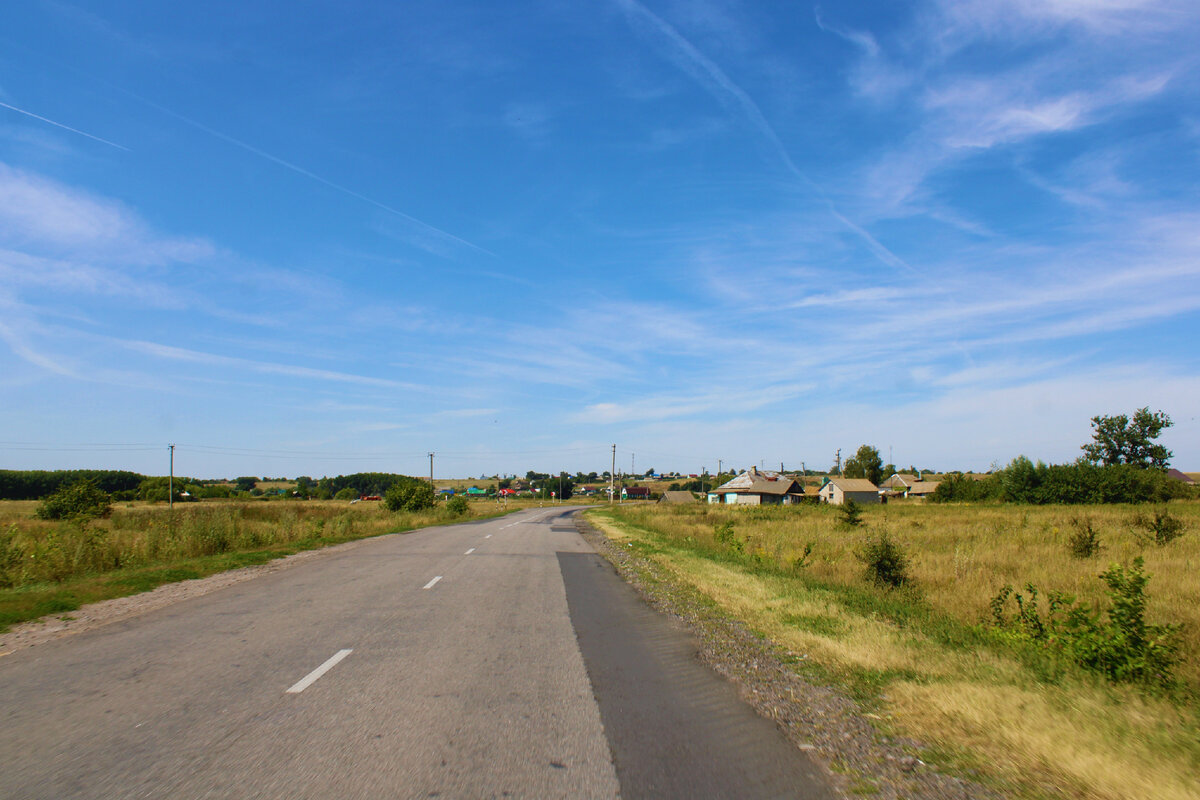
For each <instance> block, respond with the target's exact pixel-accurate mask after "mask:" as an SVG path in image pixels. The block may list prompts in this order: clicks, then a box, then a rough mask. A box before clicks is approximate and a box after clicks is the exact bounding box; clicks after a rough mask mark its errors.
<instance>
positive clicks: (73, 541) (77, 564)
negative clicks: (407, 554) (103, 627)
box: [0, 501, 519, 633]
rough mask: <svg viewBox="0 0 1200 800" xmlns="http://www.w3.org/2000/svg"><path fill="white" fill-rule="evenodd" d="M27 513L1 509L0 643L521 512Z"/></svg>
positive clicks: (323, 505) (237, 509)
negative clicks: (15, 628) (106, 611)
mask: <svg viewBox="0 0 1200 800" xmlns="http://www.w3.org/2000/svg"><path fill="white" fill-rule="evenodd" d="M35 505H36V504H35V503H32V502H20V501H4V502H0V533H3V534H4V537H3V540H2V541H0V546H3V548H4V549H6V552H8V553H9V554H15V555H11V556H10V557H9V559H8V561H7V563H6V564H4V565H2V566H4V573H3V575H0V577H3V578H5V580H4V582H3V583H0V586H3V585H4V584H5V583H6V584H8V585H7V586H4V588H0V633H2V632H4V631H6V630H7V629H8V628H9V627H11V626H12V625H14V624H17V623H20V622H26V621H29V620H33V619H38V618H39V617H42V616H45V615H47V614H64V613H69V612H71V611H74V610H76V609H78V608H79V607H80V606H82V605H85V604H87V603H95V602H99V601H102V600H111V599H113V598H117V597H125V596H128V595H132V594H138V593H140V592H145V591H150V590H151V589H154V588H156V587H158V586H161V585H163V584H165V583H173V582H176V581H182V580H189V579H193V578H203V577H206V576H209V575H213V574H216V573H219V572H225V571H227V570H231V569H238V568H240V567H247V566H253V565H257V564H264V563H266V562H268V561H271V560H273V559H277V558H283V557H285V556H289V555H292V554H293V553H297V552H300V551H302V550H313V549H319V548H324V547H329V546H331V545H335V544H341V543H343V542H349V541H354V540H357V539H364V538H369V537H373V536H380V535H384V534H388V533H400V532H404V531H410V530H413V529H416V528H424V527H431V526H435V525H448V524H454V523H458V522H464V521H468V520H471V519H484V518H488V517H495V516H502V515H504V514H506V513H510V512H512V511H514V510H518V509H519V506H516V505H513V506H510V507H508V508H501V507H498V506H495V505H494V504H485V503H477V504H472V505H471V507H470V509H469V511H468V512H467V513H466V514H464V515H460V516H452V515H449V514H447V513H445V512H444V510H442V509H440V508H439V509H434V510H431V511H425V512H416V513H396V514H393V513H390V512H388V511H387V510H386V509H384V508H382V506H380V505H379V504H369V505H367V504H356V505H354V506H350V505H349V504H347V503H341V502H337V501H295V502H288V503H266V502H231V501H212V502H204V503H198V504H194V505H190V506H185V507H182V508H179V507H177V508H176V509H175V510H174V511H173V512H171V511H168V509H166V508H165V507H164V506H161V505H160V506H148V505H133V504H130V505H128V506H125V507H119V508H117V509H116V510H115V511H114V513H113V514H112V515H111V516H110V517H109V518H107V519H102V520H93V521H89V522H87V523H84V524H82V525H81V524H79V523H52V522H46V521H43V520H38V519H36V518H35V517H34V516H33V509H34V507H35Z"/></svg>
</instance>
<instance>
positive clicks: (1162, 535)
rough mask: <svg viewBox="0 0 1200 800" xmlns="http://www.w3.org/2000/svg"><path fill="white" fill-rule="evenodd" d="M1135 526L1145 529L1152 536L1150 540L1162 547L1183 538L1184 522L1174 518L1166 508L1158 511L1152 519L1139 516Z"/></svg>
mask: <svg viewBox="0 0 1200 800" xmlns="http://www.w3.org/2000/svg"><path fill="white" fill-rule="evenodd" d="M1135 524H1136V525H1138V526H1139V527H1141V528H1144V529H1145V530H1146V532H1147V533H1149V534H1150V536H1149V538H1150V539H1151V540H1152V541H1153V542H1154V543H1155V544H1157V545H1159V546H1160V547H1161V546H1162V545H1165V544H1170V543H1171V542H1173V541H1175V540H1176V539H1178V538H1179V537H1180V536H1183V520H1181V519H1179V518H1178V517H1172V516H1171V515H1170V514H1169V513H1168V512H1167V509H1166V508H1165V507H1164V508H1160V509H1158V510H1156V511H1155V512H1154V516H1152V517H1145V516H1142V515H1140V514H1139V515H1138V517H1137V519H1136V520H1135Z"/></svg>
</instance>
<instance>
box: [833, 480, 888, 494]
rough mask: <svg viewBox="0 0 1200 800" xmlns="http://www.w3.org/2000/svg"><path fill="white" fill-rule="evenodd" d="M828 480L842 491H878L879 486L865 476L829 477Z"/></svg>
mask: <svg viewBox="0 0 1200 800" xmlns="http://www.w3.org/2000/svg"><path fill="white" fill-rule="evenodd" d="M829 482H830V483H832V484H834V485H835V486H837V487H838V488H839V489H841V490H842V491H843V492H878V491H879V487H878V486H876V485H875V484H873V483H871V482H870V481H869V480H867V479H866V478H830V479H829Z"/></svg>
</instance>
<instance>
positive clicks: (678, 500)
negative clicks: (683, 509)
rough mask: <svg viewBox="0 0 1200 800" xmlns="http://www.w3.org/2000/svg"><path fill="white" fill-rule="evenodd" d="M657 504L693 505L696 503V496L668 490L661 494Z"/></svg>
mask: <svg viewBox="0 0 1200 800" xmlns="http://www.w3.org/2000/svg"><path fill="white" fill-rule="evenodd" d="M658 502H660V503H666V504H668V505H680V504H686V503H694V502H696V495H694V494H692V493H691V492H680V491H675V490H668V491H665V492H663V494H662V497H660V498H658Z"/></svg>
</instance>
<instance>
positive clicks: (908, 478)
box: [879, 472, 921, 492]
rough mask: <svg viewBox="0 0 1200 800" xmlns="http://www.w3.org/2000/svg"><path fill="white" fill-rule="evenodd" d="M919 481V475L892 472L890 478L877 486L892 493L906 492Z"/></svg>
mask: <svg viewBox="0 0 1200 800" xmlns="http://www.w3.org/2000/svg"><path fill="white" fill-rule="evenodd" d="M920 480H921V476H920V475H912V474H909V473H907V472H893V473H892V476H891V477H890V478H888V479H887V480H886V481H884V482H883V483H881V484H879V488H880V489H890V490H891V491H893V492H907V491H908V490H909V489H911V488H912V487H913V484H915V483H919V482H920Z"/></svg>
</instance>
